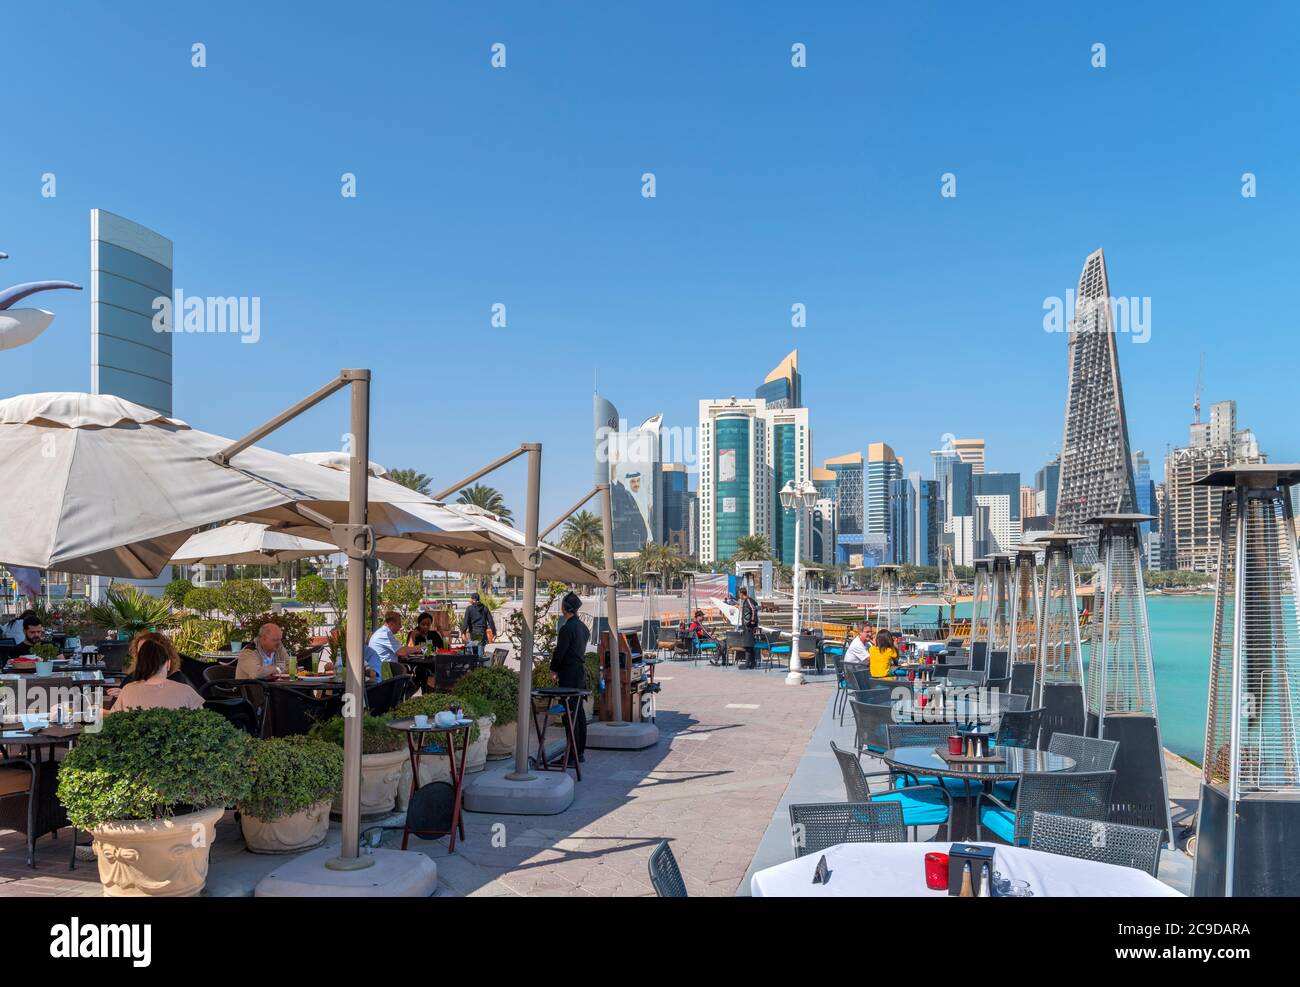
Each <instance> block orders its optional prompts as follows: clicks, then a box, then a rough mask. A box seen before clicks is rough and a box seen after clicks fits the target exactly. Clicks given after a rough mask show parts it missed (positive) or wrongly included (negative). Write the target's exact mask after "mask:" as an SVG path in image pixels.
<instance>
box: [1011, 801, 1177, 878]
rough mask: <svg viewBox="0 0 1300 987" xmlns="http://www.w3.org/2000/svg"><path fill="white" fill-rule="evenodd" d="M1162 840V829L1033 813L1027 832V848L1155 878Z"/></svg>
mask: <svg viewBox="0 0 1300 987" xmlns="http://www.w3.org/2000/svg"><path fill="white" fill-rule="evenodd" d="M1163 839H1164V832H1163V831H1162V830H1159V829H1148V828H1147V827H1146V826H1128V825H1125V824H1124V823H1113V822H1100V821H1098V820H1095V819H1079V818H1076V817H1074V816H1061V815H1057V814H1056V813H1054V812H1035V813H1034V821H1033V824H1032V826H1031V827H1030V830H1029V849H1031V850H1042V851H1044V852H1045V853H1059V854H1061V855H1062V856H1066V857H1078V858H1080V859H1081V860H1098V861H1101V862H1102V863H1105V864H1118V865H1119V866H1120V867H1133V868H1136V869H1137V870H1140V871H1146V873H1148V874H1150V875H1151V876H1152V877H1155V876H1156V872H1157V871H1158V870H1159V869H1160V843H1161V841H1162V840H1163Z"/></svg>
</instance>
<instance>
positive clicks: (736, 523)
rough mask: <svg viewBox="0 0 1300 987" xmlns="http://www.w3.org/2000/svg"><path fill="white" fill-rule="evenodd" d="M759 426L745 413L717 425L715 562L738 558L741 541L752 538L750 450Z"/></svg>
mask: <svg viewBox="0 0 1300 987" xmlns="http://www.w3.org/2000/svg"><path fill="white" fill-rule="evenodd" d="M757 424H758V422H757V420H756V419H755V418H753V417H752V416H751V415H748V414H745V413H743V412H739V413H735V414H727V413H723V414H721V415H719V416H718V417H717V419H716V421H715V422H714V425H713V436H714V443H713V448H714V451H713V457H712V463H711V465H712V468H713V476H714V478H715V479H714V483H713V504H712V506H713V517H714V522H713V530H714V545H713V558H715V559H729V558H731V556H733V555H735V554H736V548H737V547H738V543H739V541H740V539H741V538H743V537H744V536H745V535H748V534H751V533H752V532H751V530H750V510H751V504H750V498H751V497H752V496H753V485H752V481H753V472H752V470H753V464H752V463H751V461H750V449H751V447H752V445H753V438H754V436H753V433H754V428H755V426H756V425H757Z"/></svg>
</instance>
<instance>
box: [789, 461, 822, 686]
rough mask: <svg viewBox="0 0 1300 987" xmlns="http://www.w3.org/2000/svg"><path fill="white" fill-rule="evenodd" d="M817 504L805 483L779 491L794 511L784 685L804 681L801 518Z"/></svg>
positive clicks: (812, 488)
mask: <svg viewBox="0 0 1300 987" xmlns="http://www.w3.org/2000/svg"><path fill="white" fill-rule="evenodd" d="M816 503H817V488H816V487H814V486H813V485H812V483H811V482H810V481H808V480H801V481H800V482H799V483H798V484H796V483H795V482H794V481H793V480H786V481H785V486H783V487H782V488H781V506H782V507H784V508H785V509H786V510H787V511H794V573H793V576H794V578H793V580H792V582H793V584H794V600H793V601H792V607H791V614H790V623H791V624H792V625H793V626H792V627H791V628H790V674H788V675H787V676H786V677H785V682H786V685H803V684H804V682H805V679H804V675H803V666H802V665H801V664H800V662H799V652H800V643H799V632H800V631H801V630H802V628H801V627H800V626H799V615H800V608H799V590H800V583H802V582H803V573H802V571H801V570H802V566H801V562H800V560H801V559H802V557H803V537H802V534H801V531H802V526H803V516H804V513H805V512H806V511H811V510H812V509H813V505H814V504H816Z"/></svg>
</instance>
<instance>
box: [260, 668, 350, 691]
mask: <svg viewBox="0 0 1300 987" xmlns="http://www.w3.org/2000/svg"><path fill="white" fill-rule="evenodd" d="M260 681H261V682H262V683H263V684H264V685H267V686H270V687H271V688H272V689H302V690H304V691H306V692H331V693H333V692H342V691H344V690H345V689H346V688H347V682H345V681H344V680H343V679H337V678H335V677H334V675H333V674H332V673H331V674H329V675H319V676H318V675H309V676H307V677H305V678H304V677H300V676H295V677H293V678H290V677H289V676H287V675H277V676H275V677H274V678H269V679H261V680H260Z"/></svg>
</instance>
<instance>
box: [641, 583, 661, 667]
mask: <svg viewBox="0 0 1300 987" xmlns="http://www.w3.org/2000/svg"><path fill="white" fill-rule="evenodd" d="M660 589H661V584H660V575H659V573H657V572H647V573H646V574H645V599H644V601H643V604H642V605H643V607H644V609H643V611H642V614H641V647H642V649H644V650H649V649H650V648H651V647H653V646H654V643H655V642H656V641H658V640H659V623H660V621H659V596H660Z"/></svg>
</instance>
